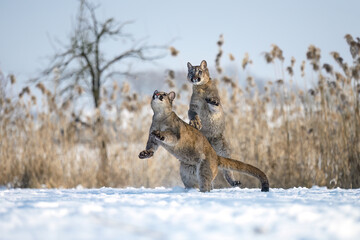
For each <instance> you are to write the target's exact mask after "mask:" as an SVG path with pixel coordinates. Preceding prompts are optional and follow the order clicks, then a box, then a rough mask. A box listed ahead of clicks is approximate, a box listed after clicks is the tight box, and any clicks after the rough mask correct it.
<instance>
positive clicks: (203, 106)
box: [187, 60, 241, 188]
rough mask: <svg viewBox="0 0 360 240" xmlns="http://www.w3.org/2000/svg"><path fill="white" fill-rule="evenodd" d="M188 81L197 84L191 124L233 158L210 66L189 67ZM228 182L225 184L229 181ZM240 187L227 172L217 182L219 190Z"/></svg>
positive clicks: (192, 96) (194, 87) (194, 92)
mask: <svg viewBox="0 0 360 240" xmlns="http://www.w3.org/2000/svg"><path fill="white" fill-rule="evenodd" d="M187 67H188V75H187V79H188V80H189V81H190V82H191V83H192V84H193V93H192V95H191V100H190V108H189V111H188V116H189V120H190V122H189V124H190V125H191V126H193V127H195V128H197V129H198V130H200V132H201V133H202V134H203V135H204V136H205V137H206V138H207V140H208V141H209V142H210V144H211V146H212V147H213V148H214V149H215V151H216V153H217V154H218V155H219V156H222V157H226V158H229V157H230V154H231V151H230V147H229V144H228V143H227V141H226V139H225V137H224V131H225V116H224V112H223V108H222V106H221V102H220V96H219V93H218V90H217V87H216V83H215V82H214V81H212V80H211V78H210V74H209V70H208V68H207V63H206V61H205V60H203V61H202V62H201V63H200V66H192V65H191V63H189V62H188V63H187ZM224 178H225V179H226V181H225V179H224ZM229 184H230V185H231V186H239V185H241V183H240V181H234V180H233V176H232V173H231V172H230V171H228V170H223V174H219V175H218V176H217V178H216V179H215V182H214V185H215V187H216V188H223V187H228V186H229Z"/></svg>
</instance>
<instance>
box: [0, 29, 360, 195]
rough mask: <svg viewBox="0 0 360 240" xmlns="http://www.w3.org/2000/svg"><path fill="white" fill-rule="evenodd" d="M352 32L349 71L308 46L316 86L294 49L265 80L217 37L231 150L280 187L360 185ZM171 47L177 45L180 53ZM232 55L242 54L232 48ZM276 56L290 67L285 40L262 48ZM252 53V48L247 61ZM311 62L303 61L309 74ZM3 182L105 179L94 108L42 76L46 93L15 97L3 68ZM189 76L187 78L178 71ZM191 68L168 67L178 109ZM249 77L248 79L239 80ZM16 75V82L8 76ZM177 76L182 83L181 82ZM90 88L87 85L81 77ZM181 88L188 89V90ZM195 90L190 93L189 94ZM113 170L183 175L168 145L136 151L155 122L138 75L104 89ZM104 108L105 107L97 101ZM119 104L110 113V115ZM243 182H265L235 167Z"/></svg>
mask: <svg viewBox="0 0 360 240" xmlns="http://www.w3.org/2000/svg"><path fill="white" fill-rule="evenodd" d="M350 37H351V36H350V35H347V36H346V40H347V43H348V45H349V49H350V53H351V55H352V57H353V63H351V64H348V63H345V62H344V60H343V58H341V56H340V54H339V53H336V52H332V53H331V55H332V56H333V58H334V60H335V62H336V63H337V64H338V66H339V68H340V69H341V71H336V68H335V67H333V66H332V65H330V64H329V63H321V51H320V49H319V48H317V47H315V46H312V45H311V46H310V47H309V49H308V51H307V53H306V57H307V62H308V64H309V65H310V66H311V67H312V69H311V71H313V74H312V75H313V76H316V79H317V85H316V87H314V88H312V89H297V90H294V89H295V88H293V87H292V77H293V75H294V72H296V64H295V59H294V58H292V59H291V61H290V65H289V66H288V67H286V68H285V69H286V72H287V74H282V75H283V77H282V78H281V79H277V78H275V79H274V83H273V82H268V83H267V84H266V85H265V87H264V89H259V88H258V86H257V84H256V82H255V81H254V79H253V77H251V76H247V77H246V79H234V78H231V77H228V76H227V75H226V73H224V72H223V68H222V67H221V66H220V59H221V57H222V55H223V50H222V48H221V47H222V45H223V44H224V39H223V37H222V36H221V37H220V40H219V41H218V46H219V53H218V54H217V56H216V69H217V72H218V76H217V78H219V79H222V81H219V82H218V83H219V88H220V92H221V95H222V102H223V106H224V110H225V112H226V122H227V130H226V134H227V137H228V138H229V140H230V141H229V142H230V144H231V146H232V149H233V153H232V155H233V157H234V158H236V159H240V160H242V161H245V162H247V163H250V164H253V165H255V166H258V167H259V168H261V169H262V170H264V171H265V172H266V174H267V175H268V176H269V179H270V183H271V186H272V187H283V188H288V187H293V186H306V187H310V186H313V185H320V186H327V187H342V188H359V187H360V140H359V137H360V116H359V92H360V85H359V74H360V72H359V71H360V54H359V49H360V47H359V46H360V43H359V41H357V42H355V41H354V40H353V38H352V37H351V38H350ZM175 50H176V49H175V48H173V49H172V54H173V55H174V56H175V55H177V50H176V51H175ZM229 56H230V59H232V60H234V59H235V57H234V56H233V55H232V54H230V55H229ZM264 57H265V60H266V61H267V62H268V63H269V64H273V65H274V69H275V74H276V76H278V74H277V73H278V72H279V71H282V69H284V68H283V64H284V62H285V59H284V57H283V52H282V50H281V49H280V48H279V47H278V46H277V45H272V49H271V50H270V51H269V52H266V53H264ZM251 63H252V61H251V60H250V58H249V55H248V54H246V55H245V57H244V60H243V62H242V66H241V67H242V68H245V67H246V66H247V64H251ZM305 65H306V62H305V61H302V62H301V65H300V67H299V70H300V72H301V77H302V79H303V80H304V81H307V77H306V74H305ZM0 78H1V79H0V80H1V89H0V94H1V95H0V113H1V114H0V138H1V141H0V142H1V143H0V166H1V167H0V185H5V186H8V187H64V188H72V187H76V186H78V185H82V186H84V187H99V186H101V184H100V183H99V182H98V180H97V178H96V174H97V172H98V171H99V164H100V160H99V155H100V153H99V147H98V146H96V144H95V143H96V141H94V139H95V138H96V136H98V134H97V133H96V129H95V128H94V121H95V119H96V116H85V115H83V114H82V113H81V112H80V113H74V112H73V111H72V109H74V106H73V103H72V102H71V101H65V102H61V99H59V96H57V95H56V94H54V93H53V92H51V91H49V90H48V89H46V87H45V86H44V85H43V84H38V85H37V88H38V89H39V90H40V91H41V99H37V98H36V97H35V95H34V94H33V93H32V89H31V88H29V87H25V88H24V89H23V90H22V91H21V92H20V93H19V95H18V97H12V98H10V96H9V95H8V94H7V91H8V90H9V89H11V88H12V86H13V85H14V84H16V79H15V76H13V75H11V76H9V77H5V76H4V75H3V74H1V73H0ZM179 79H181V81H179ZM184 81H185V74H184V76H180V77H179V76H176V75H175V73H174V72H173V71H171V70H170V71H169V72H168V77H167V79H166V82H167V84H168V86H169V88H170V89H173V90H174V91H176V92H178V93H179V94H178V96H179V97H180V96H181V97H180V98H184V101H180V100H181V99H180V100H177V101H176V102H175V111H176V112H177V113H178V114H179V115H180V116H181V117H183V118H184V119H185V118H186V115H187V114H186V112H187V108H188V106H187V103H188V97H189V95H190V93H189V89H190V86H188V85H189V84H188V83H186V82H184ZM243 81H245V82H246V86H245V87H243V88H242V87H240V86H241V82H243ZM7 82H9V83H11V85H9V84H8V85H7V84H6V83H7ZM176 83H180V84H181V85H180V86H181V87H179V88H177V86H176ZM76 91H77V92H78V94H82V93H83V91H82V89H81V87H77V88H76ZM180 93H181V94H180ZM185 93H187V94H185ZM102 95H103V99H102V101H101V103H102V105H101V107H102V108H103V109H102V111H101V112H102V113H104V112H105V113H108V114H107V115H106V114H105V116H104V119H105V120H104V124H105V126H106V127H105V132H104V133H103V134H105V135H106V140H107V146H108V149H107V151H108V157H109V163H108V164H109V171H108V175H109V176H108V182H107V186H110V187H125V186H134V187H140V186H145V187H156V186H167V187H170V186H174V185H182V183H181V180H180V177H179V164H178V162H177V160H176V159H174V157H172V156H170V155H169V154H168V153H166V152H165V151H164V150H162V149H160V150H159V151H158V152H157V154H156V156H155V157H153V158H152V159H149V160H146V161H144V160H140V159H138V157H137V155H138V153H139V152H140V151H141V150H143V148H144V146H145V143H146V140H147V134H148V128H149V126H150V123H151V115H152V112H151V109H150V106H149V102H150V96H139V95H138V94H137V93H135V92H132V91H131V89H130V85H129V84H128V83H124V84H123V86H121V87H118V85H117V83H116V82H114V84H113V85H112V86H111V87H109V88H107V89H103V91H102ZM97 113H98V114H99V113H100V111H97ZM110 113H111V115H110ZM235 176H236V178H238V179H240V180H241V181H242V183H243V186H244V187H255V186H257V182H256V180H254V179H252V178H249V177H246V176H243V175H241V174H236V175H235Z"/></svg>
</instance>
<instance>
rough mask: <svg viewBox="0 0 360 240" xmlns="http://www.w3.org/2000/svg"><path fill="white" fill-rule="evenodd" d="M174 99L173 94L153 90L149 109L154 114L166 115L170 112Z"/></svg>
mask: <svg viewBox="0 0 360 240" xmlns="http://www.w3.org/2000/svg"><path fill="white" fill-rule="evenodd" d="M174 99H175V93H174V92H169V93H166V92H159V91H158V90H155V92H154V94H153V96H152V100H151V108H152V109H153V110H154V112H155V113H166V112H171V111H172V102H173V101H174Z"/></svg>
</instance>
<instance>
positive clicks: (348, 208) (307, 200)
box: [0, 187, 360, 240]
mask: <svg viewBox="0 0 360 240" xmlns="http://www.w3.org/2000/svg"><path fill="white" fill-rule="evenodd" d="M359 236H360V189H353V190H345V189H331V190H330V189H326V188H320V187H313V188H310V189H308V188H292V189H286V190H285V189H270V192H268V193H264V192H261V191H260V190H259V189H240V188H231V189H221V190H212V191H211V192H210V193H200V192H199V191H198V190H196V189H194V190H189V191H186V190H184V189H183V188H181V187H175V188H155V189H147V188H125V189H114V188H100V189H82V188H77V189H5V188H3V189H0V239H127V240H128V239H359Z"/></svg>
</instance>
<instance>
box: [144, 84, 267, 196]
mask: <svg viewBox="0 0 360 240" xmlns="http://www.w3.org/2000/svg"><path fill="white" fill-rule="evenodd" d="M174 99H175V93H174V92H170V93H165V92H158V91H157V90H156V91H155V92H154V94H153V97H152V100H151V108H152V110H153V112H154V115H153V118H152V123H151V127H150V130H149V138H148V141H147V144H146V149H145V150H143V151H141V152H140V153H139V158H141V159H144V158H150V157H152V156H153V155H154V153H155V152H156V150H157V149H158V147H159V146H162V147H164V148H165V149H166V150H167V151H168V152H169V153H171V154H172V155H173V156H175V157H176V158H177V159H178V160H180V176H181V180H182V181H183V183H184V186H185V188H197V187H198V188H199V189H200V191H201V192H208V191H210V190H211V189H212V187H213V186H212V185H213V181H214V179H215V177H216V176H217V174H218V170H219V169H227V170H234V171H238V172H242V173H246V174H248V175H251V176H254V177H256V178H258V179H259V180H260V182H261V191H263V192H268V191H269V181H268V179H267V177H266V175H265V174H264V173H263V172H262V171H261V170H259V169H258V168H256V167H254V166H252V165H250V164H246V163H243V162H241V161H237V160H233V159H230V158H225V157H221V156H218V155H217V154H216V152H215V150H214V148H213V147H212V146H211V144H210V143H209V141H208V140H207V139H206V137H205V136H204V135H203V134H202V133H201V132H200V131H199V130H197V129H196V128H194V127H193V126H190V125H189V124H187V123H185V122H184V121H183V120H181V119H180V118H179V117H178V116H177V115H176V113H175V112H173V111H172V103H173V101H174Z"/></svg>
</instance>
